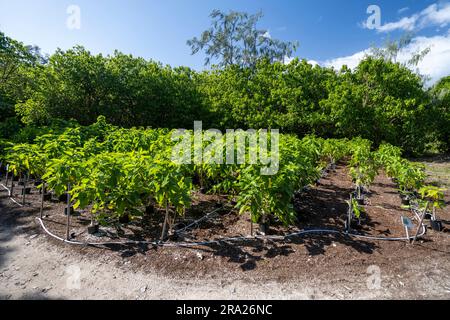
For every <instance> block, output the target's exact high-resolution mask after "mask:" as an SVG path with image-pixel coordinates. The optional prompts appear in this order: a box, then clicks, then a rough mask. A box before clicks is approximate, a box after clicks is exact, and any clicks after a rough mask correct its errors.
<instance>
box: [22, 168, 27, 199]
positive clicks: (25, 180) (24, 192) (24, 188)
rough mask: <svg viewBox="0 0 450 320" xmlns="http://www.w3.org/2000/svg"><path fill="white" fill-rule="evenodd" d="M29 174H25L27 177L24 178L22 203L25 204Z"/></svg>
mask: <svg viewBox="0 0 450 320" xmlns="http://www.w3.org/2000/svg"><path fill="white" fill-rule="evenodd" d="M27 182H28V175H25V179H24V180H23V189H22V193H23V194H22V205H25V194H26V189H27Z"/></svg>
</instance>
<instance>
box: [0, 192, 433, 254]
mask: <svg viewBox="0 0 450 320" xmlns="http://www.w3.org/2000/svg"><path fill="white" fill-rule="evenodd" d="M1 186H2V187H4V188H5V189H7V190H9V188H7V187H5V186H4V185H3V184H1ZM10 199H11V200H13V201H14V202H15V203H16V204H18V205H20V206H22V205H21V204H20V203H18V202H17V201H15V200H14V199H13V198H10ZM220 209H222V208H217V209H216V210H214V211H212V212H210V213H208V214H207V215H206V216H204V217H202V218H201V219H199V220H197V221H194V222H193V223H191V224H189V225H188V226H186V227H185V228H183V229H180V230H178V231H176V232H175V233H176V234H178V233H182V232H183V231H186V230H188V229H189V228H190V227H192V226H194V225H197V224H198V223H200V222H201V221H203V220H205V219H207V218H208V217H210V216H211V215H212V214H214V213H216V212H217V211H219V210H220ZM418 210H419V209H418V206H417V205H414V206H412V210H411V211H412V212H413V213H414V214H415V215H416V218H417V219H418V221H420V216H419V213H418V212H417V211H418ZM36 220H37V221H38V222H39V224H40V225H41V227H42V229H43V230H44V232H45V233H47V234H48V235H49V236H51V237H52V238H54V239H57V240H59V241H62V242H64V243H67V244H72V245H80V246H111V245H130V244H134V245H143V244H144V245H153V246H160V247H196V246H205V245H213V244H223V243H226V242H239V241H255V240H280V241H283V240H284V241H285V240H287V239H289V238H293V237H300V236H303V235H308V234H340V235H343V236H348V237H353V238H359V239H366V240H379V241H405V240H413V239H415V238H416V237H415V236H409V237H379V236H378V237H377V236H369V235H363V234H358V233H353V232H349V231H341V230H333V229H308V230H301V231H298V232H294V233H291V234H287V235H282V236H240V237H229V238H220V239H216V240H210V241H199V242H162V241H138V240H127V241H105V242H83V241H74V240H67V239H64V238H61V237H59V236H57V235H55V234H53V233H52V232H51V231H49V230H48V228H47V227H46V226H45V224H44V222H43V221H42V219H41V218H36ZM419 228H421V229H422V230H421V232H420V233H419V234H418V235H417V238H420V237H422V236H423V235H425V233H426V228H425V226H424V224H423V223H422V225H421V226H419Z"/></svg>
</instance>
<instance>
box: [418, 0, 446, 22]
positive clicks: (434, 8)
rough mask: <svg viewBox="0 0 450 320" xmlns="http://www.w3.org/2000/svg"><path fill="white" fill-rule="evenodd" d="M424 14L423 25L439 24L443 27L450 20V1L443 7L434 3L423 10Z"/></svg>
mask: <svg viewBox="0 0 450 320" xmlns="http://www.w3.org/2000/svg"><path fill="white" fill-rule="evenodd" d="M422 14H423V19H422V21H421V23H422V26H427V25H438V26H441V27H443V26H445V25H447V23H449V22H450V3H446V4H445V5H444V6H443V7H441V8H439V6H438V5H437V4H432V5H431V6H429V7H428V8H426V9H425V10H423V11H422Z"/></svg>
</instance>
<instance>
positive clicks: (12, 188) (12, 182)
mask: <svg viewBox="0 0 450 320" xmlns="http://www.w3.org/2000/svg"><path fill="white" fill-rule="evenodd" d="M13 191H14V173H13V174H12V177H11V189H9V196H10V197H12V196H13Z"/></svg>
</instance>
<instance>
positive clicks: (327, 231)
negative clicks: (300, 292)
mask: <svg viewBox="0 0 450 320" xmlns="http://www.w3.org/2000/svg"><path fill="white" fill-rule="evenodd" d="M36 220H37V221H38V222H39V224H40V225H41V227H42V229H43V230H44V231H45V232H46V233H47V234H48V235H49V236H51V237H53V238H55V239H57V240H60V241H62V242H64V243H68V244H74V245H81V246H111V245H130V244H135V245H139V244H146V245H153V246H160V247H197V246H205V245H213V244H222V243H226V242H238V241H254V240H286V239H288V238H292V237H297V236H303V235H306V234H314V233H316V234H320V233H325V234H340V235H343V236H349V237H354V238H360V239H367V240H381V241H404V240H413V239H414V238H415V237H414V236H410V237H376V236H367V235H362V234H358V233H352V232H345V231H340V230H333V229H309V230H302V231H299V232H294V233H291V234H288V235H283V236H253V237H250V236H246V237H245V236H241V237H230V238H221V239H217V240H211V241H200V242H158V241H137V240H128V241H106V242H82V241H72V240H66V239H63V238H61V237H59V236H57V235H55V234H53V233H52V232H50V231H49V230H48V229H47V227H46V226H45V224H44V222H43V221H42V219H40V218H36ZM421 228H422V231H421V232H420V233H419V235H418V236H417V238H420V237H422V236H423V235H425V233H426V229H425V227H424V226H423V225H422V226H421Z"/></svg>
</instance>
